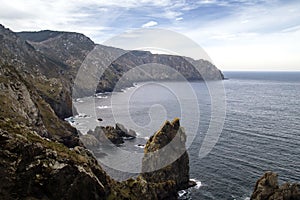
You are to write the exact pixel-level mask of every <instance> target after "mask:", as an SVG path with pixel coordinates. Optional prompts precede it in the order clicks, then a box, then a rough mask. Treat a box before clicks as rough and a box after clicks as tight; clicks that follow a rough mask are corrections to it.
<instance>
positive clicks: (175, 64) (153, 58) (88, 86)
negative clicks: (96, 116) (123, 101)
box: [17, 31, 223, 96]
mask: <svg viewBox="0 0 300 200" xmlns="http://www.w3.org/2000/svg"><path fill="white" fill-rule="evenodd" d="M17 35H18V36H20V37H21V38H23V39H24V40H26V41H27V42H28V43H29V44H30V45H31V46H33V47H34V48H35V49H36V50H37V51H38V52H40V53H41V54H43V55H44V56H46V57H47V58H49V59H51V60H53V61H56V62H57V63H62V64H63V65H67V66H69V68H68V73H70V74H71V75H72V78H73V79H75V77H76V74H77V71H78V69H79V67H80V66H81V64H82V63H83V62H84V60H85V58H86V57H87V56H88V55H89V53H91V52H93V51H98V56H97V57H96V58H95V59H94V60H93V61H92V62H93V64H92V65H93V66H89V67H94V69H87V70H90V71H88V72H89V73H90V74H92V76H89V80H87V79H86V77H84V78H83V79H82V80H80V78H81V77H79V79H78V81H79V82H82V84H79V85H80V88H77V90H76V91H77V92H78V94H76V96H84V95H92V94H94V93H95V92H107V91H112V90H114V89H116V88H115V86H116V83H117V82H119V81H120V79H121V78H122V77H123V75H124V74H125V73H126V72H128V71H129V70H132V69H134V68H136V67H138V66H141V65H144V66H145V65H147V67H146V68H144V69H143V70H145V69H146V72H147V73H135V75H134V76H132V77H129V79H128V78H127V80H125V81H124V80H122V81H120V82H121V83H119V85H118V86H119V87H128V86H131V85H132V83H133V82H136V81H148V80H178V79H180V77H179V76H183V77H184V78H185V79H186V80H189V81H196V80H203V79H205V80H220V79H223V74H222V72H221V71H220V70H218V69H217V68H216V67H215V66H214V65H213V64H211V63H210V62H209V61H205V60H193V59H191V58H187V57H182V56H174V55H161V54H152V53H150V52H147V51H127V50H122V49H118V48H114V47H107V46H103V45H97V44H95V43H94V42H93V41H92V40H90V39H89V38H88V37H86V36H84V35H82V34H79V33H72V32H56V31H39V32H20V33H17ZM112 58H113V59H112ZM115 58H117V59H115ZM107 60H111V63H105V61H107ZM104 63H105V64H104ZM106 64H107V65H109V66H108V67H107V69H106V70H105V72H104V73H103V75H101V77H98V76H97V75H96V74H97V72H96V71H97V69H96V68H97V66H103V65H104V66H105V65H106ZM158 65H163V66H168V67H170V68H172V69H175V70H176V71H177V72H178V73H174V70H166V69H162V68H160V67H152V66H158ZM195 66H196V67H197V68H198V70H199V71H200V72H201V74H200V73H199V71H198V70H197V69H196V68H195ZM93 75H94V76H93ZM149 75H151V76H150V77H149ZM95 82H97V83H98V85H97V86H94V83H95ZM92 86H93V87H92ZM95 88H96V91H95ZM117 89H121V88H117Z"/></svg>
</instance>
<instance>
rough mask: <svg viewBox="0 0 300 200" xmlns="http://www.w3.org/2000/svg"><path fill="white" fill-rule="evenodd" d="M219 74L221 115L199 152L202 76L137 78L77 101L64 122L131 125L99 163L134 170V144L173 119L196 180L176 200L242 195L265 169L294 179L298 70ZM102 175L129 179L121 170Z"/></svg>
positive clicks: (204, 106) (299, 135)
mask: <svg viewBox="0 0 300 200" xmlns="http://www.w3.org/2000/svg"><path fill="white" fill-rule="evenodd" d="M224 74H225V77H226V78H228V79H227V80H223V81H222V83H223V86H224V92H225V96H224V97H222V98H225V99H224V100H225V102H226V107H225V111H226V113H224V114H225V116H226V117H225V120H224V125H223V127H222V132H220V134H219V135H218V138H217V139H218V140H217V141H216V144H215V145H213V148H212V150H211V151H210V152H209V153H208V154H207V155H206V156H204V157H199V150H200V148H201V146H202V145H203V143H204V141H205V140H204V138H205V136H206V135H207V130H208V129H209V125H210V123H211V122H212V121H213V119H212V116H213V115H212V106H211V105H212V104H211V103H212V99H211V98H210V94H211V91H209V90H208V87H207V84H205V82H190V83H189V82H145V83H136V84H135V87H132V88H127V89H125V90H124V91H123V92H114V93H104V94H97V95H95V96H94V97H86V98H82V99H76V101H75V107H76V108H77V110H78V112H79V113H80V114H79V115H78V116H76V117H74V118H71V119H69V121H71V122H72V124H73V125H74V126H75V127H76V128H78V129H79V130H80V131H81V132H82V133H86V132H87V130H89V129H94V128H95V126H97V125H101V126H105V125H114V124H115V123H116V122H119V123H122V124H124V125H125V126H126V128H131V129H133V130H135V131H136V132H137V133H138V138H137V139H135V140H130V141H126V142H125V144H123V145H121V146H120V147H119V148H118V149H119V150H113V149H108V150H105V151H106V152H109V153H110V154H111V155H112V156H111V157H110V156H107V157H104V158H99V162H100V163H102V164H103V165H108V166H109V167H112V168H115V169H118V170H120V171H125V172H126V170H128V171H127V172H130V173H132V174H134V173H137V172H138V171H139V170H140V165H141V162H140V160H141V158H142V155H143V149H142V148H141V145H143V144H145V142H146V140H147V139H148V138H149V137H150V136H151V135H152V134H153V133H154V132H155V131H157V130H158V129H159V127H160V126H161V125H162V124H163V122H164V121H165V120H172V119H173V118H175V117H179V118H180V119H181V125H182V126H183V127H185V130H186V134H187V135H188V142H187V147H188V152H189V156H190V177H191V178H192V179H195V180H196V181H197V182H198V185H197V187H195V188H190V189H188V190H186V191H181V192H180V198H181V199H238V200H239V199H240V200H245V199H249V198H250V196H251V193H252V191H253V189H254V185H255V182H256V180H257V179H258V178H259V177H260V176H262V175H263V173H264V172H265V171H269V170H271V171H274V172H276V173H278V174H279V179H280V183H282V182H283V181H289V182H295V181H298V182H299V181H300V167H299V166H300V72H224ZM187 90H189V91H187ZM98 118H102V119H103V121H101V122H99V121H98V120H97V119H98ZM114 158H116V159H114ZM109 173H112V174H111V175H112V176H113V177H115V178H116V179H125V178H128V174H126V173H122V172H116V171H114V170H112V171H110V172H109Z"/></svg>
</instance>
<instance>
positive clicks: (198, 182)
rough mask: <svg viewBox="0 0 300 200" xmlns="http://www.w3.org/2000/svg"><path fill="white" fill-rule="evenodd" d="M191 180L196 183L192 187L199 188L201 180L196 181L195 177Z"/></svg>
mask: <svg viewBox="0 0 300 200" xmlns="http://www.w3.org/2000/svg"><path fill="white" fill-rule="evenodd" d="M191 181H194V182H195V183H196V185H195V186H194V188H196V189H199V188H200V187H201V186H202V183H201V181H198V180H196V179H191Z"/></svg>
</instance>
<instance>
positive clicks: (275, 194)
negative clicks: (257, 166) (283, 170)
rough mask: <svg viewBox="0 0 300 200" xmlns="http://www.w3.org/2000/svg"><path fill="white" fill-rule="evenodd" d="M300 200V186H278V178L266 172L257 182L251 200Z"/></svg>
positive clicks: (286, 184) (288, 184)
mask: <svg viewBox="0 0 300 200" xmlns="http://www.w3.org/2000/svg"><path fill="white" fill-rule="evenodd" d="M298 199H300V185H299V184H290V183H285V184H283V185H282V186H279V185H278V176H277V174H276V173H273V172H266V173H265V174H264V175H263V176H262V177H261V178H260V179H259V180H258V181H257V182H256V185H255V188H254V192H253V194H252V196H251V200H298Z"/></svg>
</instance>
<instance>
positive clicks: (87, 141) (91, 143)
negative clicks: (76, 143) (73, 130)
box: [79, 134, 100, 148]
mask: <svg viewBox="0 0 300 200" xmlns="http://www.w3.org/2000/svg"><path fill="white" fill-rule="evenodd" d="M79 138H80V140H81V142H82V143H83V144H84V146H86V147H87V148H97V147H99V146H100V142H99V141H98V140H97V138H96V137H95V136H94V135H91V134H86V135H81V136H80V137H79Z"/></svg>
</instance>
